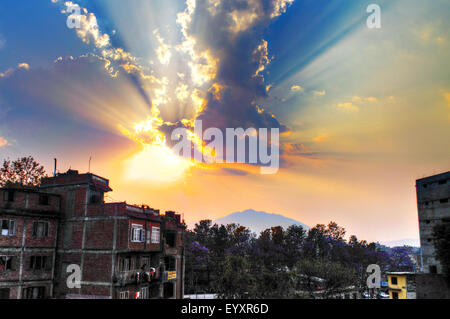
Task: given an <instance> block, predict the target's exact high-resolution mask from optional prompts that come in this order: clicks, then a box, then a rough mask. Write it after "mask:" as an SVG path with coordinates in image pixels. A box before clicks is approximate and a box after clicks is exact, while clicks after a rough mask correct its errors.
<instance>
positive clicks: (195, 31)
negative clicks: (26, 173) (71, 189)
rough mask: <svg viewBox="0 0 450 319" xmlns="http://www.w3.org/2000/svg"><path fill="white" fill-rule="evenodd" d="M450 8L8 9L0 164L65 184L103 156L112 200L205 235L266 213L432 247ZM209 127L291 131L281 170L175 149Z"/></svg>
mask: <svg viewBox="0 0 450 319" xmlns="http://www.w3.org/2000/svg"><path fill="white" fill-rule="evenodd" d="M373 3H375V4H377V5H379V7H380V8H381V11H380V13H381V14H380V18H381V28H369V27H368V26H367V23H366V21H367V19H368V17H369V16H370V15H371V14H372V13H371V12H367V10H366V9H367V7H368V6H369V5H370V4H373ZM74 8H75V9H76V8H78V9H79V12H77V11H76V10H75V9H74ZM73 10H74V11H73ZM78 13H79V15H78ZM449 13H450V3H449V2H448V1H446V0H433V1H419V0H391V1H387V0H371V1H365V0H354V1H345V0H333V1H331V0H247V1H242V0H227V1H225V0H186V1H182V0H165V1H158V0H134V1H120V0H78V1H75V0H74V1H72V2H64V1H62V0H41V1H25V0H2V1H1V2H0V159H6V158H10V159H15V158H17V157H19V156H27V155H32V156H33V157H35V158H36V159H37V160H38V161H39V162H40V163H42V164H43V165H44V166H45V168H46V170H47V172H48V173H49V174H52V172H53V159H54V158H57V159H58V170H59V171H60V172H64V171H66V170H67V169H69V168H72V169H77V170H79V171H80V172H86V171H88V170H89V159H90V158H92V159H91V167H90V169H91V172H93V173H95V174H97V175H100V176H103V177H105V178H108V179H109V180H110V185H111V187H112V188H113V190H114V191H113V192H111V193H109V194H108V196H107V200H108V201H127V202H128V203H133V204H147V205H149V206H151V207H154V208H157V209H161V210H163V211H164V210H175V211H177V212H179V213H181V214H183V216H184V218H185V220H186V221H187V222H188V223H189V224H192V223H194V222H196V221H198V220H200V219H216V218H220V217H223V216H225V215H228V214H230V213H232V212H236V211H242V210H245V209H250V208H251V209H254V210H257V211H266V212H270V213H277V214H283V215H285V216H286V217H289V218H294V219H297V220H299V221H301V222H303V223H305V224H307V225H310V226H314V225H316V224H318V223H325V224H326V223H328V222H329V221H331V220H333V221H336V222H337V223H338V224H339V225H342V226H344V227H345V228H346V230H347V233H348V235H350V234H355V235H356V236H357V237H358V238H360V239H366V240H370V241H391V240H398V239H403V238H418V237H419V233H418V221H417V220H418V218H417V204H416V195H415V180H416V179H418V178H421V177H424V176H428V175H432V174H435V173H440V172H445V171H448V170H449V169H450V165H449V164H450V148H449V147H448V146H449V145H450V125H449V124H450V76H449V74H450V72H449V71H450V64H449V63H448V61H449V53H450V49H449V41H450V39H449V36H450V34H449V30H450V21H449V20H448V15H449ZM76 19H78V20H76ZM75 21H78V22H79V25H78V26H76V27H75V28H73V26H74V24H73V23H74V22H75ZM196 120H201V121H202V123H203V128H204V129H205V128H208V127H217V128H220V129H225V128H227V127H231V128H237V127H243V128H249V127H254V128H268V129H278V130H279V132H280V141H279V148H280V164H281V165H280V169H279V170H278V172H277V173H276V174H271V175H262V174H260V169H259V167H258V164H256V165H253V164H252V165H250V164H245V163H244V164H238V163H223V164H220V163H206V162H198V161H194V160H192V159H188V158H184V157H180V156H178V155H176V154H174V152H173V150H172V148H171V146H173V145H172V144H171V141H170V134H171V132H172V131H173V130H174V129H175V128H179V127H184V128H187V129H188V130H190V131H193V130H194V126H195V121H196ZM191 138H192V141H193V142H195V141H196V140H195V135H194V137H191ZM197 143H198V142H197ZM197 146H198V144H197Z"/></svg>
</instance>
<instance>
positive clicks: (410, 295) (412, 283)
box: [387, 272, 417, 299]
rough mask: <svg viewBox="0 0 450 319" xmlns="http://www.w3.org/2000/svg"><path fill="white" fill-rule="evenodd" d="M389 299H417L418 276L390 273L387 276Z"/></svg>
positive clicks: (405, 273)
mask: <svg viewBox="0 0 450 319" xmlns="http://www.w3.org/2000/svg"><path fill="white" fill-rule="evenodd" d="M387 276H388V284H389V299H416V297H417V291H416V274H415V273H413V272H390V273H388V274H387Z"/></svg>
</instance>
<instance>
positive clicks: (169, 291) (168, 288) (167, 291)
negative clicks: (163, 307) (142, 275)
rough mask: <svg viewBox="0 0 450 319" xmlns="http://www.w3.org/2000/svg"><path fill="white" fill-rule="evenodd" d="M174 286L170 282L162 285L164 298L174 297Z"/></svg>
mask: <svg viewBox="0 0 450 319" xmlns="http://www.w3.org/2000/svg"><path fill="white" fill-rule="evenodd" d="M174 291H175V289H174V284H173V283H171V282H166V283H165V284H164V298H166V299H168V298H173V297H174Z"/></svg>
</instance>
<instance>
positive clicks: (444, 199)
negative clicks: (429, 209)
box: [439, 198, 448, 204]
mask: <svg viewBox="0 0 450 319" xmlns="http://www.w3.org/2000/svg"><path fill="white" fill-rule="evenodd" d="M439 202H440V203H441V204H445V203H448V198H443V199H441V200H440V201H439Z"/></svg>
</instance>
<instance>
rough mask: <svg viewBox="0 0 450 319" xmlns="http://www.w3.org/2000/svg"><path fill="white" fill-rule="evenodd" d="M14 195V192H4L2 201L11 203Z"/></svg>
mask: <svg viewBox="0 0 450 319" xmlns="http://www.w3.org/2000/svg"><path fill="white" fill-rule="evenodd" d="M14 195H15V191H5V192H3V200H4V201H5V202H13V201H14V197H15V196H14Z"/></svg>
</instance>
